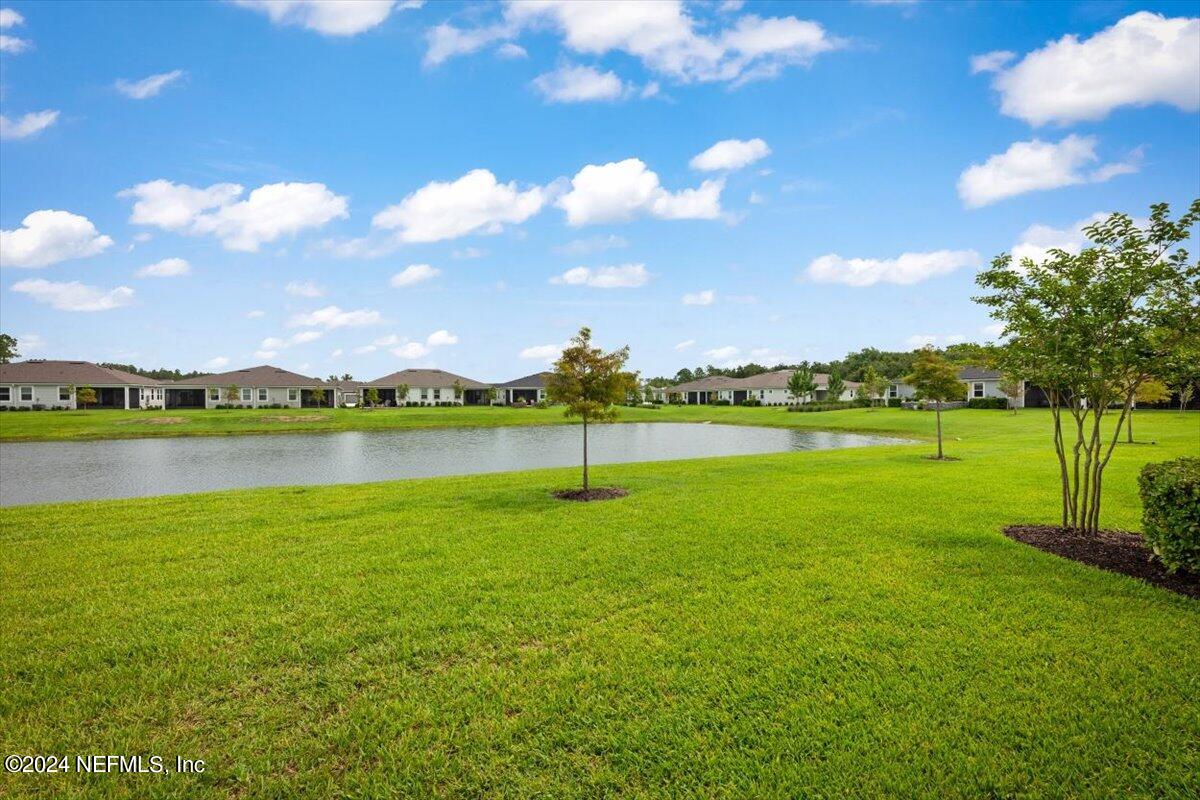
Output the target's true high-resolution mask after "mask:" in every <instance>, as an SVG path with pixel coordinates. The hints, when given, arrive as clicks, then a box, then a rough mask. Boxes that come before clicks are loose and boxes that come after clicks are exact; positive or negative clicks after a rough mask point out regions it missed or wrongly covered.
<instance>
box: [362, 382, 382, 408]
mask: <svg viewBox="0 0 1200 800" xmlns="http://www.w3.org/2000/svg"><path fill="white" fill-rule="evenodd" d="M363 402H364V403H366V404H367V405H368V406H370V407H371V408H374V407H375V406H377V405H379V390H378V389H376V388H375V387H374V386H368V387H367V388H366V390H365V391H364V392H363Z"/></svg>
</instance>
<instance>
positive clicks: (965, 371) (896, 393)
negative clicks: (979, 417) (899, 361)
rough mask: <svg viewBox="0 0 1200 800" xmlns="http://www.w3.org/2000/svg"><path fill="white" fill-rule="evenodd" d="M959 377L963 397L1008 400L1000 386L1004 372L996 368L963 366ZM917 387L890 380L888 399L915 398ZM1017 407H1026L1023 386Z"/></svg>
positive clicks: (967, 398) (1017, 399)
mask: <svg viewBox="0 0 1200 800" xmlns="http://www.w3.org/2000/svg"><path fill="white" fill-rule="evenodd" d="M958 379H959V380H960V381H962V384H963V399H964V400H979V399H982V398H989V397H990V398H997V399H1003V400H1008V395H1007V394H1005V393H1004V390H1003V389H1001V388H1000V384H1001V383H1003V382H1004V373H1002V372H1000V371H999V370H994V369H984V368H983V367H963V368H962V369H960V370H959V371H958ZM916 392H917V390H916V388H915V387H913V386H911V385H910V384H907V383H905V382H904V381H903V380H901V379H895V380H892V381H889V382H888V394H887V396H888V399H889V400H893V399H899V400H913V399H914V398H915V397H916ZM1015 405H1016V407H1017V408H1024V407H1025V391H1024V387H1022V391H1021V394H1020V395H1018V396H1017V397H1016V398H1015Z"/></svg>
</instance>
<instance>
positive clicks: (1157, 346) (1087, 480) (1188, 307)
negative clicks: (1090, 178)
mask: <svg viewBox="0 0 1200 800" xmlns="http://www.w3.org/2000/svg"><path fill="white" fill-rule="evenodd" d="M1198 221H1200V200H1195V201H1193V202H1192V204H1191V207H1190V208H1189V209H1188V211H1187V212H1186V213H1184V214H1183V215H1182V216H1180V217H1179V219H1177V220H1172V219H1171V218H1170V208H1169V207H1168V206H1167V204H1166V203H1160V204H1157V205H1154V206H1152V207H1151V211H1150V218H1149V221H1148V223H1147V224H1146V225H1145V226H1144V227H1139V226H1138V225H1137V224H1136V223H1134V221H1133V220H1132V219H1130V218H1129V217H1128V216H1127V215H1125V214H1112V215H1110V216H1109V217H1108V218H1107V219H1106V220H1104V221H1102V222H1097V223H1096V224H1094V225H1090V226H1088V227H1087V228H1085V229H1084V233H1085V234H1086V236H1087V237H1088V239H1089V245H1088V246H1087V247H1085V248H1083V249H1082V250H1081V251H1080V252H1079V253H1077V254H1073V253H1068V252H1066V251H1064V250H1057V249H1056V250H1051V251H1050V252H1049V254H1048V256H1047V258H1046V259H1045V260H1044V261H1042V262H1041V263H1035V262H1034V261H1032V260H1030V259H1023V260H1022V261H1021V263H1019V264H1014V263H1013V259H1012V256H1011V255H1009V254H1002V255H1000V256H999V257H997V258H996V259H995V260H994V261H993V262H992V265H991V267H990V268H989V269H987V270H985V271H984V272H982V273H980V274H979V275H978V276H977V277H976V282H977V283H978V285H979V286H981V287H982V288H983V289H985V290H986V291H987V294H984V295H982V296H980V297H977V298H976V300H977V301H978V302H980V303H982V304H983V305H985V306H987V307H988V308H990V309H991V316H992V317H993V318H994V319H996V320H998V321H1000V322H1002V323H1004V327H1005V332H1006V334H1007V337H1008V339H1007V343H1006V346H1005V347H1004V348H1003V350H1002V352H1001V353H1000V354H999V356H998V359H999V362H1000V366H1001V368H1002V369H1004V370H1005V371H1006V372H1011V373H1013V374H1017V375H1022V376H1024V377H1025V378H1026V379H1027V380H1028V381H1030V383H1033V384H1035V385H1037V386H1040V387H1041V388H1042V389H1044V390H1045V391H1046V393H1047V395H1048V396H1049V399H1050V412H1051V418H1052V421H1053V428H1054V431H1053V438H1054V451H1055V453H1056V455H1057V458H1058V466H1059V482H1060V488H1061V499H1062V516H1061V522H1062V527H1063V528H1064V529H1073V530H1079V531H1083V532H1085V533H1095V532H1097V531H1098V530H1099V528H1100V499H1101V496H1102V494H1101V493H1102V487H1103V483H1104V469H1105V467H1107V466H1108V463H1109V460H1110V459H1111V458H1112V454H1113V449H1114V448H1115V446H1116V443H1117V440H1118V438H1119V437H1120V433H1121V427H1122V423H1123V422H1124V421H1125V418H1126V417H1127V416H1128V414H1129V411H1130V408H1131V407H1132V405H1133V402H1134V398H1135V397H1136V394H1137V391H1138V388H1139V387H1140V386H1141V385H1142V384H1143V383H1145V382H1146V381H1147V380H1149V379H1150V378H1151V377H1152V376H1153V375H1155V374H1156V373H1157V372H1159V371H1160V370H1161V369H1162V368H1163V367H1164V365H1168V364H1170V363H1172V361H1173V360H1175V359H1177V358H1178V357H1179V356H1180V353H1181V351H1182V350H1184V349H1186V348H1188V347H1193V346H1194V345H1195V341H1196V337H1197V331H1200V264H1198V263H1196V262H1194V261H1189V256H1188V253H1187V251H1186V250H1184V249H1183V248H1182V247H1180V246H1179V245H1180V243H1182V242H1184V241H1185V240H1186V239H1187V238H1188V236H1189V232H1190V229H1191V228H1192V227H1193V226H1194V225H1196V223H1197V222H1198ZM1112 415H1115V416H1116V417H1117V420H1116V424H1115V425H1112V424H1109V420H1108V418H1109V417H1111V416H1112Z"/></svg>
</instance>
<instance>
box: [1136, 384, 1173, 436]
mask: <svg viewBox="0 0 1200 800" xmlns="http://www.w3.org/2000/svg"><path fill="white" fill-rule="evenodd" d="M1170 399H1171V390H1170V389H1168V388H1167V385H1166V384H1165V383H1163V382H1162V381H1160V380H1158V379H1157V378H1149V379H1147V380H1144V381H1142V383H1141V384H1139V385H1138V387H1137V390H1136V391H1134V393H1133V405H1131V406H1130V407H1129V413H1128V414H1127V415H1126V416H1125V442H1126V443H1127V444H1133V410H1134V409H1135V408H1137V404H1138V403H1161V402H1163V401H1166V400H1170Z"/></svg>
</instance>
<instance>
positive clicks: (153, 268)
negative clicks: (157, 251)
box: [134, 258, 192, 278]
mask: <svg viewBox="0 0 1200 800" xmlns="http://www.w3.org/2000/svg"><path fill="white" fill-rule="evenodd" d="M191 271H192V265H191V264H189V263H188V262H187V261H186V260H184V259H182V258H164V259H163V260H162V261H156V262H154V263H153V264H147V265H146V266H144V267H142V268H141V269H139V270H138V271H137V272H135V273H134V277H135V278H176V277H179V276H180V275H187V274H188V273H189V272H191Z"/></svg>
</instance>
